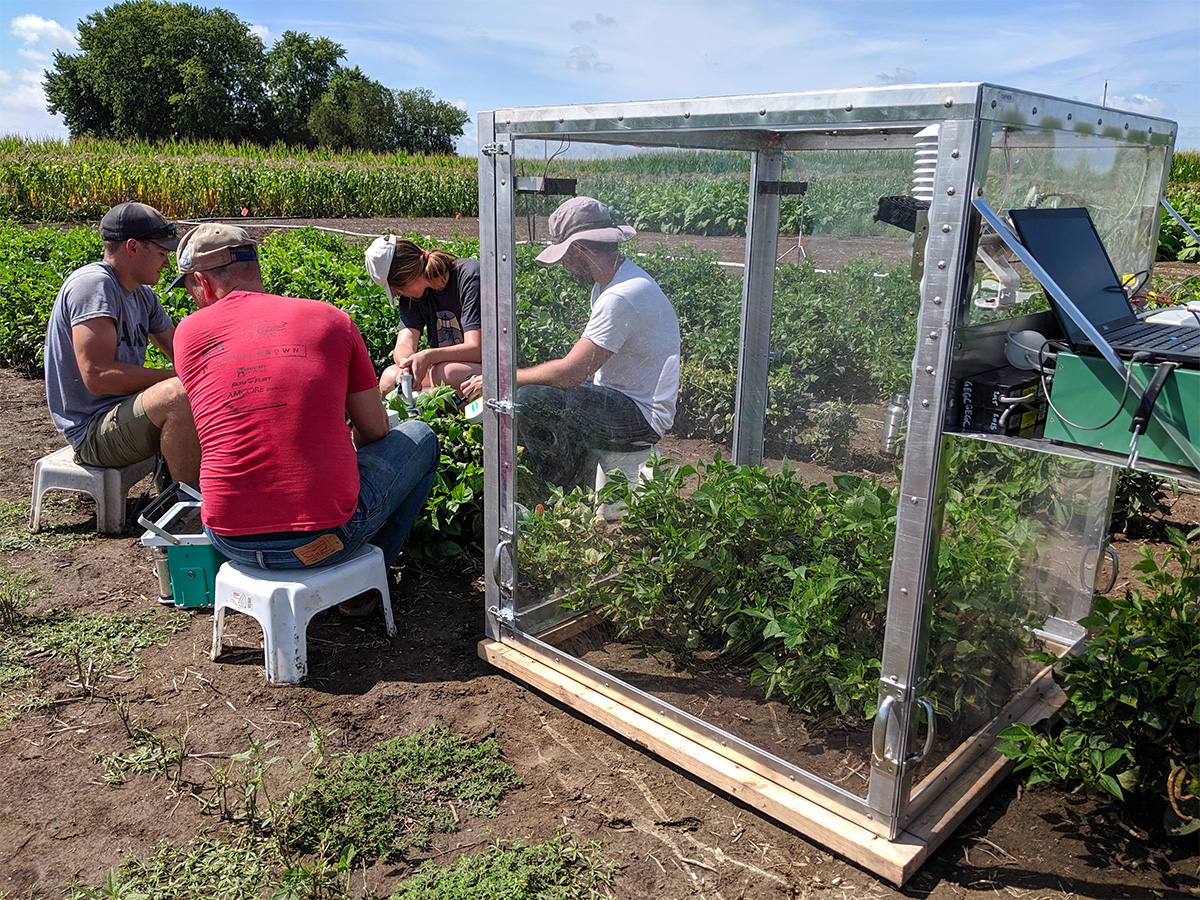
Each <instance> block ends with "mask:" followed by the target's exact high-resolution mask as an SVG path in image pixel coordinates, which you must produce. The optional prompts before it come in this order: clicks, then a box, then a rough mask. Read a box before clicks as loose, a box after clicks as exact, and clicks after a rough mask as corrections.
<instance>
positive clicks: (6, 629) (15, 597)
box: [0, 569, 37, 700]
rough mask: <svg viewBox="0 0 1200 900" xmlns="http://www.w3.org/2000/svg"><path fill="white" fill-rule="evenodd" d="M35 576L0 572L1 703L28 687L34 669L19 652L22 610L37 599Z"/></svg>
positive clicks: (25, 573) (5, 570)
mask: <svg viewBox="0 0 1200 900" xmlns="http://www.w3.org/2000/svg"><path fill="white" fill-rule="evenodd" d="M34 580H35V576H33V575H31V574H30V573H28V572H13V571H11V570H10V569H0V699H2V700H7V698H8V697H9V693H10V691H11V690H12V689H13V688H16V687H19V686H22V685H26V684H29V682H30V681H32V679H33V673H34V671H35V670H34V668H33V666H31V665H30V664H29V662H28V660H27V659H26V658H25V656H24V655H23V654H21V653H18V652H16V648H17V644H18V630H19V628H20V625H21V622H22V621H23V620H24V615H23V613H22V610H24V609H25V607H26V606H28V605H29V604H30V603H32V602H33V600H34V598H35V597H36V596H37V591H36V589H31V588H30V587H29V585H30V584H32V583H33V582H34Z"/></svg>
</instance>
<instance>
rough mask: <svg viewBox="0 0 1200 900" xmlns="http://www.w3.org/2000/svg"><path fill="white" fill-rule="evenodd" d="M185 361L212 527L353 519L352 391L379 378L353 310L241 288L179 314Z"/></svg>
mask: <svg viewBox="0 0 1200 900" xmlns="http://www.w3.org/2000/svg"><path fill="white" fill-rule="evenodd" d="M175 370H176V372H177V373H178V374H179V378H180V380H181V381H182V382H183V386H184V388H186V389H187V394H188V400H189V401H190V402H191V406H192V415H193V417H194V418H195V420H196V431H197V432H198V433H199V435H200V493H201V494H202V495H203V497H204V502H203V504H202V505H201V513H202V517H203V519H204V524H205V525H207V526H208V527H209V528H211V529H212V530H213V531H215V532H216V533H217V534H221V535H229V536H237V535H244V534H262V533H265V532H273V531H317V530H320V529H323V528H332V527H335V526H337V525H342V524H344V523H345V522H347V521H348V520H349V519H350V516H351V515H352V514H353V512H354V509H355V507H356V506H357V504H358V463H357V457H356V454H355V450H354V445H353V443H351V440H350V430H349V428H348V427H347V426H346V396H347V394H354V393H358V392H359V391H365V390H368V389H371V390H373V389H375V388H376V387H377V385H378V381H377V380H376V377H375V369H374V367H373V366H372V364H371V359H370V357H369V356H368V354H367V348H366V345H365V344H364V343H363V339H362V335H361V334H359V333H358V329H357V328H355V326H354V323H353V322H352V321H351V319H350V317H349V316H348V315H346V313H344V312H342V311H341V310H340V309H338V308H337V307H334V306H331V305H329V304H328V303H321V302H319V301H317V300H300V299H296V298H292V297H277V296H274V295H272V294H261V293H251V292H248V291H235V292H234V293H232V294H229V295H228V296H226V297H223V298H222V299H221V300H219V301H218V302H217V303H215V304H213V305H212V306H207V307H205V308H204V309H201V310H199V311H197V312H194V313H192V314H191V315H189V316H187V317H185V318H184V320H183V321H182V322H180V323H179V327H178V328H177V329H176V331H175Z"/></svg>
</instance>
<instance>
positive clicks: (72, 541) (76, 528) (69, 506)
mask: <svg viewBox="0 0 1200 900" xmlns="http://www.w3.org/2000/svg"><path fill="white" fill-rule="evenodd" d="M84 502H86V501H84V500H83V499H82V497H81V496H80V495H78V494H75V495H71V496H70V498H69V499H66V500H65V502H61V503H56V502H46V501H43V502H42V521H41V531H39V532H38V533H37V534H32V533H30V531H29V528H28V525H29V500H28V499H24V500H19V501H13V500H4V501H0V552H4V553H16V552H19V551H21V550H49V551H62V550H74V549H75V548H76V547H79V546H81V545H83V544H86V543H90V542H91V541H93V540H95V539H96V535H95V532H94V531H93V529H92V526H91V523H89V522H64V521H61V520H60V514H61V512H62V510H63V509H64V508H65V509H66V510H69V511H70V513H71V514H72V515H75V514H76V513H78V512H79V511H80V509H81V507H82V506H83V504H84Z"/></svg>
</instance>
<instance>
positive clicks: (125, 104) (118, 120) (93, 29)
mask: <svg viewBox="0 0 1200 900" xmlns="http://www.w3.org/2000/svg"><path fill="white" fill-rule="evenodd" d="M79 49H80V52H79V53H78V54H73V55H71V54H65V53H61V52H60V53H56V54H55V56H54V68H53V69H50V70H47V72H46V82H45V87H46V96H47V98H48V99H49V104H48V109H49V111H50V112H51V113H55V114H58V113H61V114H62V116H63V119H64V121H65V123H66V125H67V128H68V129H69V130H70V132H71V135H72V137H76V136H80V135H93V136H96V137H108V138H130V137H139V138H145V139H150V140H163V139H167V138H171V137H180V138H191V139H202V138H209V139H217V140H223V139H224V140H233V141H238V140H244V139H251V140H252V139H254V138H255V137H256V136H258V135H259V134H260V133H261V129H262V125H263V122H264V118H265V111H266V96H265V92H264V90H263V82H264V75H265V65H266V60H265V54H264V51H263V45H262V41H261V40H259V38H258V37H257V36H255V35H253V34H251V33H250V31H249V30H248V28H247V27H246V25H245V23H244V22H242V21H241V20H240V19H238V17H237V16H235V15H234V14H233V13H230V12H227V11H226V10H223V9H201V8H200V7H196V6H192V5H190V4H187V3H168V2H155V0H131V2H127V3H120V4H117V5H115V6H111V7H109V8H108V9H106V10H104V11H103V12H97V13H92V14H91V15H90V16H88V17H87V18H86V19H84V20H83V21H81V22H80V23H79Z"/></svg>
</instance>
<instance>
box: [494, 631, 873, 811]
mask: <svg viewBox="0 0 1200 900" xmlns="http://www.w3.org/2000/svg"><path fill="white" fill-rule="evenodd" d="M505 646H510V647H512V648H513V649H515V650H517V651H519V652H520V653H523V654H524V655H525V656H528V657H529V658H530V659H532V660H534V661H535V662H539V663H541V664H542V665H543V666H545V667H546V668H548V669H552V670H553V671H555V672H561V673H563V674H564V675H565V676H566V677H568V678H570V679H572V680H573V681H575V682H577V683H578V684H580V685H582V686H583V687H584V688H587V689H589V690H592V691H595V692H596V693H598V694H601V695H603V696H605V697H607V698H608V699H610V700H613V701H615V702H617V703H620V704H621V705H623V706H625V707H626V708H628V709H630V710H632V711H633V712H635V713H639V714H641V715H642V716H645V717H646V718H648V719H650V720H651V721H654V722H661V723H662V724H663V725H665V726H666V727H667V728H669V729H671V730H672V731H674V732H675V733H676V734H682V735H684V736H685V737H687V738H688V739H689V740H691V741H694V742H695V743H697V744H699V745H700V746H702V747H706V748H707V749H709V750H711V751H712V752H713V753H715V754H716V755H718V756H721V757H724V758H725V759H728V760H731V761H732V762H734V763H736V764H737V765H739V766H742V767H743V768H745V769H749V770H750V771H751V772H753V773H754V774H756V775H758V776H759V777H761V778H762V779H764V780H765V781H770V782H772V783H774V784H775V785H777V786H778V787H781V788H783V789H784V790H785V791H788V792H790V793H793V794H796V795H798V796H799V797H800V798H802V799H804V800H807V801H809V802H811V803H814V804H816V805H817V806H819V807H821V808H822V809H824V808H826V807H827V806H828V805H829V802H830V801H829V800H827V799H826V797H825V796H824V795H823V794H821V793H819V792H818V791H815V790H813V789H812V788H811V787H810V786H809V785H807V784H805V783H804V782H803V781H792V780H790V779H786V780H785V778H784V776H783V775H781V774H780V773H779V772H777V771H775V770H774V769H772V768H771V767H770V766H767V765H765V764H764V763H763V762H762V760H760V759H758V758H756V757H754V756H751V755H748V754H745V753H743V752H742V751H741V750H740V749H738V748H737V747H736V745H735V746H732V747H728V746H725V745H724V744H721V743H720V741H719V739H714V738H713V737H712V736H711V735H709V734H707V733H705V732H703V731H699V730H696V729H693V728H691V727H690V726H689V725H687V724H686V723H684V722H681V721H679V720H677V719H672V720H670V721H664V720H662V719H660V718H659V717H658V715H657V713H658V710H659V708H660V707H661V705H662V704H661V703H654V704H651V705H650V706H647V705H646V704H645V703H644V702H642V701H641V700H640V699H639V698H638V697H636V696H629V695H627V694H622V693H621V692H619V691H617V690H614V689H612V688H611V687H610V686H609V684H608V683H606V682H605V681H604V680H597V679H596V678H594V677H592V676H591V675H590V674H589V673H588V672H586V671H581V670H579V669H575V668H571V667H569V666H561V665H560V664H559V662H558V660H557V659H555V658H553V654H552V655H550V656H547V655H546V653H545V652H543V651H542V648H541V647H538V646H536V645H535V646H530V645H528V644H525V643H516V644H505ZM562 655H568V654H562ZM613 680H614V681H618V680H619V679H613ZM833 802H834V803H835V804H836V802H837V801H836V800H835V801H833ZM839 815H840V816H841V817H842V818H846V819H849V820H850V822H851V824H854V825H857V826H858V827H860V828H864V829H866V830H867V831H871V832H873V833H876V834H878V833H879V829H877V828H872V827H871V826H870V825H868V824H867V820H866V818H865V816H864V814H863V813H862V812H860V811H858V810H845V809H844V810H842V812H840V813H839Z"/></svg>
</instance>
